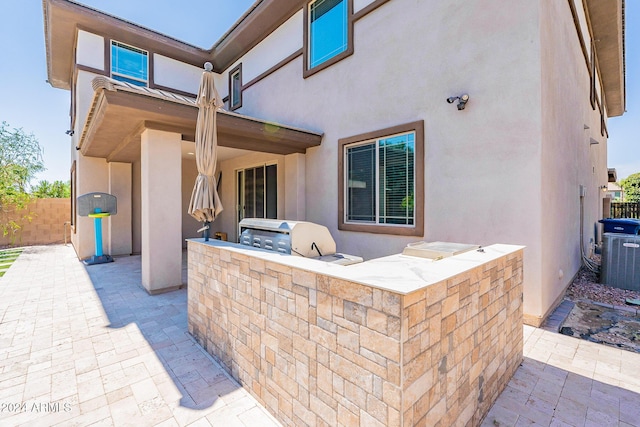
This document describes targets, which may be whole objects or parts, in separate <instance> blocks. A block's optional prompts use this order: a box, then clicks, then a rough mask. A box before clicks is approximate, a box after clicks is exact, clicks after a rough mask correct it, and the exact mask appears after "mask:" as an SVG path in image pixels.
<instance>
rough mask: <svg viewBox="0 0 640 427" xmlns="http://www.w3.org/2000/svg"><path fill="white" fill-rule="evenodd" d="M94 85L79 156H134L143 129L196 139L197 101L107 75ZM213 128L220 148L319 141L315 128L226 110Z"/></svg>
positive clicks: (303, 145) (287, 148)
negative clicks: (310, 128)
mask: <svg viewBox="0 0 640 427" xmlns="http://www.w3.org/2000/svg"><path fill="white" fill-rule="evenodd" d="M93 86H94V89H95V95H94V98H93V102H92V106H91V109H90V112H89V114H88V116H87V121H86V123H85V125H84V129H83V132H82V135H81V136H80V142H79V145H78V148H79V150H80V152H81V153H82V154H83V155H85V156H91V157H100V158H105V159H107V160H108V161H113V162H132V161H135V160H137V159H138V158H139V157H140V140H141V139H140V137H141V135H142V132H144V130H145V129H157V130H162V131H167V132H175V133H180V134H182V139H183V140H187V141H194V140H195V128H196V120H197V116H198V109H197V107H196V105H195V100H193V99H191V98H187V97H183V96H180V95H175V94H171V93H168V92H164V91H160V90H154V89H148V88H141V87H135V86H132V85H128V84H126V83H122V82H116V81H114V80H111V79H108V78H106V77H98V78H96V79H95V80H94V82H93ZM217 130H218V145H219V146H221V147H229V148H236V149H242V150H249V151H259V152H266V153H274V154H293V153H304V152H305V151H306V149H307V148H310V147H314V146H318V145H320V142H321V140H322V134H321V133H318V132H314V131H309V130H304V129H299V128H295V127H292V126H286V125H282V124H278V123H274V122H269V121H266V120H262V119H258V118H255V117H249V116H244V115H241V114H236V113H231V112H228V111H220V112H219V113H218V115H217Z"/></svg>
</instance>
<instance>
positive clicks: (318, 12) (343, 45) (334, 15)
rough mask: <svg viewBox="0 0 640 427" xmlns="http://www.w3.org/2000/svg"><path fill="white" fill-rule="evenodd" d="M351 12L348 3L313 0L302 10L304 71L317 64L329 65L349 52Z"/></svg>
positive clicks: (345, 1)
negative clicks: (303, 20) (304, 27)
mask: <svg viewBox="0 0 640 427" xmlns="http://www.w3.org/2000/svg"><path fill="white" fill-rule="evenodd" d="M352 10H353V4H352V0H313V1H311V2H309V3H308V5H307V8H306V10H305V12H306V21H305V25H306V38H307V40H306V41H305V54H306V59H305V61H306V62H305V64H306V71H310V70H312V69H315V68H316V67H319V66H320V65H324V66H329V65H331V64H333V63H335V62H337V61H339V60H340V59H342V58H344V57H346V56H348V55H350V54H351V53H353V48H352V46H353V43H352V35H351V25H350V22H349V17H350V15H351V11H352ZM324 66H323V67H321V68H319V69H322V68H324Z"/></svg>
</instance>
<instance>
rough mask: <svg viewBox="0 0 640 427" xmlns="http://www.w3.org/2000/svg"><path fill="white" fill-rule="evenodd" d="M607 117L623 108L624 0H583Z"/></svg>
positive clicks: (612, 115)
mask: <svg viewBox="0 0 640 427" xmlns="http://www.w3.org/2000/svg"><path fill="white" fill-rule="evenodd" d="M586 3H587V9H588V11H589V21H590V22H591V29H592V31H593V38H594V41H595V48H596V54H597V58H598V66H599V69H600V74H601V77H602V85H603V87H604V92H605V100H606V106H607V114H608V116H609V117H615V116H621V115H622V114H624V111H625V96H626V95H625V51H624V31H625V22H624V0H586Z"/></svg>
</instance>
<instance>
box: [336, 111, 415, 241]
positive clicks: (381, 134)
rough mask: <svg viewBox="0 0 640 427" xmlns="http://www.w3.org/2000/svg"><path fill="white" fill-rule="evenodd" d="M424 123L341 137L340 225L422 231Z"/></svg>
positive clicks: (373, 230)
mask: <svg viewBox="0 0 640 427" xmlns="http://www.w3.org/2000/svg"><path fill="white" fill-rule="evenodd" d="M423 133H424V132H423V124H422V122H415V123H410V124H408V125H402V126H396V127H394V128H389V129H385V130H382V131H377V132H372V133H370V134H364V135H360V136H356V137H351V138H346V139H343V140H340V147H341V150H340V155H341V159H340V160H341V161H340V163H341V165H340V168H341V173H340V175H341V176H340V182H341V184H340V185H341V187H342V188H341V194H340V201H339V211H340V212H339V216H340V220H339V225H338V228H339V229H341V230H351V231H364V232H370V233H387V234H402V235H416V236H419V235H422V234H423V232H424V219H423V211H424V206H423V205H424V202H423V193H424V160H423V157H424V154H423V153H424V142H423V139H424V137H423Z"/></svg>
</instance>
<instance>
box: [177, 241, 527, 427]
mask: <svg viewBox="0 0 640 427" xmlns="http://www.w3.org/2000/svg"><path fill="white" fill-rule="evenodd" d="M188 248H189V254H188V256H189V258H188V259H189V288H188V289H189V290H188V293H189V296H188V318H189V331H190V333H191V334H193V336H194V337H195V338H196V339H197V340H198V342H200V343H201V344H202V345H203V346H204V347H205V348H206V350H207V351H208V352H209V353H210V354H212V355H213V356H214V357H215V358H216V359H218V360H219V361H220V362H221V363H222V364H223V366H225V368H226V369H227V370H228V371H229V372H230V373H231V374H232V375H233V377H234V378H236V379H237V380H238V381H239V382H240V383H241V384H242V385H243V386H244V387H245V388H246V389H247V390H248V391H250V392H251V393H252V394H253V395H254V396H255V397H256V398H257V399H258V400H259V401H260V402H261V403H262V404H263V405H265V407H266V408H267V409H268V410H269V411H270V412H271V413H272V414H273V415H274V416H275V417H276V418H278V420H279V421H280V422H282V423H283V424H284V425H287V426H324V425H330V426H336V425H343V426H367V427H369V426H411V425H432V426H441V427H444V426H450V425H462V426H465V425H477V424H479V421H480V420H481V419H482V418H483V417H484V415H486V413H487V412H488V410H489V409H490V407H491V404H492V403H493V401H494V400H495V399H496V398H497V396H498V394H499V393H500V392H501V391H502V390H503V388H504V387H505V386H506V384H507V382H508V381H509V379H510V378H511V375H512V374H513V372H515V370H516V368H517V366H518V365H519V364H520V362H521V361H522V345H523V339H522V255H523V253H522V251H521V250H520V251H517V252H515V253H514V254H513V255H508V256H505V257H503V258H500V259H498V260H497V261H493V262H490V263H487V264H485V265H482V266H480V267H477V268H475V269H473V270H471V271H468V272H467V273H464V274H462V275H460V276H458V277H455V278H453V279H450V280H446V281H443V282H440V283H436V284H434V285H431V286H429V287H427V288H424V289H422V290H419V291H416V292H413V293H410V294H407V295H403V294H399V293H394V292H390V291H386V290H381V289H377V288H374V287H370V286H365V285H363V284H359V283H354V282H350V281H347V280H341V279H338V278H335V277H330V276H327V275H323V274H319V273H316V272H310V271H305V270H302V269H298V268H294V267H291V266H287V265H283V264H280V263H277V262H271V261H266V260H263V259H259V258H256V257H253V256H250V255H249V254H250V252H248V251H247V252H241V251H233V250H230V249H227V248H224V247H215V246H209V245H205V244H202V243H199V242H189V244H188Z"/></svg>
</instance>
